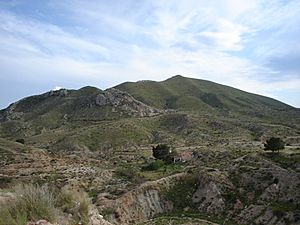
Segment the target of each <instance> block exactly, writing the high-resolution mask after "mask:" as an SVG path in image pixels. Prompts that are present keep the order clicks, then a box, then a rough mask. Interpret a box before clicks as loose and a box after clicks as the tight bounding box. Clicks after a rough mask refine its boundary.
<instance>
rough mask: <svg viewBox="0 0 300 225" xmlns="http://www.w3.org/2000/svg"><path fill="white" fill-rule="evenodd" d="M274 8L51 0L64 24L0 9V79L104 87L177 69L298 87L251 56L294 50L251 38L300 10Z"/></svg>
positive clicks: (265, 86)
mask: <svg viewBox="0 0 300 225" xmlns="http://www.w3.org/2000/svg"><path fill="white" fill-rule="evenodd" d="M71 3H72V4H71ZM110 4H111V5H110ZM279 6H282V4H281V3H280V2H279V1H273V2H270V1H266V0H255V1H248V2H245V1H242V0H228V1H217V0H212V1H205V2H203V1H198V0H190V1H175V0H174V1H144V2H143V3H141V2H137V1H125V2H123V1H122V2H119V3H117V2H114V4H112V3H107V4H99V2H98V1H96V2H89V3H87V2H82V1H72V2H67V1H66V2H57V5H56V6H55V7H56V8H57V7H60V8H59V10H61V11H63V12H66V13H65V16H66V17H68V20H70V21H71V24H70V25H68V24H64V26H62V25H61V26H60V24H56V25H54V24H53V23H50V22H49V21H37V20H36V19H33V18H31V17H30V15H27V16H24V15H19V14H16V13H14V12H12V11H9V10H2V11H0V42H1V45H0V66H1V71H2V73H1V74H0V78H3V77H4V76H6V77H9V76H10V77H11V79H12V80H13V79H15V80H16V79H24V80H25V79H28V80H31V79H32V80H33V79H34V80H38V81H40V82H45V83H46V82H48V83H49V82H51V84H52V86H51V87H53V86H54V85H56V84H57V83H59V84H63V83H62V82H60V81H69V82H70V83H71V84H73V85H75V86H80V85H85V84H90V85H100V87H101V88H105V87H108V86H112V85H114V84H117V83H118V82H122V81H126V80H132V81H133V80H141V79H155V80H162V79H165V78H167V77H169V76H172V75H175V74H182V75H185V76H192V77H198V78H202V79H208V80H212V81H215V82H220V83H223V84H227V85H231V86H235V87H237V88H240V89H243V90H246V91H251V92H254V93H260V94H266V95H268V96H272V95H273V94H272V93H273V90H274V91H275V90H276V91H278V90H296V89H297V88H299V87H300V84H299V80H300V76H299V75H298V76H297V75H295V74H293V75H292V74H291V76H290V77H288V80H284V78H285V79H286V78H287V76H284V77H283V78H282V76H283V75H282V74H281V73H279V71H277V70H275V69H272V68H270V67H267V66H266V65H265V63H264V62H263V61H258V60H256V58H255V57H257V58H259V59H263V58H264V59H266V58H268V57H270V56H272V55H275V54H278V53H280V52H282V51H283V49H286V48H295V47H293V46H285V47H284V44H282V45H279V44H278V42H279V41H281V40H272V41H270V40H269V39H266V41H263V38H261V39H259V42H257V43H256V42H255V40H256V39H255V38H257V37H258V36H259V35H260V34H261V32H265V31H266V30H269V29H273V28H276V34H278V35H277V36H276V35H275V36H276V37H281V36H280V35H281V34H282V33H285V32H286V31H287V28H286V26H285V23H286V24H289V27H293V26H294V25H295V24H296V22H294V23H293V24H292V22H288V21H290V20H293V18H296V17H297V15H298V14H297V13H296V12H299V10H300V6H299V4H298V3H297V1H291V2H290V3H288V4H286V5H284V6H282V7H283V8H282V10H280V8H279ZM289 12H291V13H290V14H289ZM51 13H52V12H51ZM53 13H55V12H53ZM294 20H296V21H299V20H297V19H294ZM74 24H75V25H76V28H75V27H74ZM292 25H293V26H292ZM272 34H274V33H272ZM279 34H280V35H279ZM270 37H271V38H272V37H273V36H270ZM250 44H251V45H250ZM275 44H276V45H275ZM278 46H280V48H279V47H278ZM299 49H300V48H299ZM249 55H251V56H253V55H254V56H255V57H254V58H253V57H252V58H251V57H249ZM272 77H276V79H273V78H272ZM270 78H272V79H270ZM299 104H300V103H299Z"/></svg>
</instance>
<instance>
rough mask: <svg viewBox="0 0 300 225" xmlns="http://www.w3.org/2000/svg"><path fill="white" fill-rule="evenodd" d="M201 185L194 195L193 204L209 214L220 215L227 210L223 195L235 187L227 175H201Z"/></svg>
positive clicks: (214, 173)
mask: <svg viewBox="0 0 300 225" xmlns="http://www.w3.org/2000/svg"><path fill="white" fill-rule="evenodd" d="M199 181H200V185H199V186H198V188H197V191H196V192H195V193H194V194H193V197H192V201H193V203H195V204H197V205H199V206H198V209H199V210H200V211H204V212H207V213H209V214H219V213H222V212H223V211H224V210H225V200H224V199H223V196H222V194H224V193H225V192H227V191H229V190H232V189H233V185H232V183H231V181H230V180H229V179H228V178H227V177H226V175H225V174H222V173H220V172H217V171H215V172H213V173H210V174H207V173H205V172H204V173H200V176H199Z"/></svg>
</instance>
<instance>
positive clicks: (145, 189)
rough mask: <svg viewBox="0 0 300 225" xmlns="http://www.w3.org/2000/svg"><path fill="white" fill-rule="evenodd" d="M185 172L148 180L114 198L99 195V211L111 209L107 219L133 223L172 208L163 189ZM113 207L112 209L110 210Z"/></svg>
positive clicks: (115, 221) (180, 177) (174, 182)
mask: <svg viewBox="0 0 300 225" xmlns="http://www.w3.org/2000/svg"><path fill="white" fill-rule="evenodd" d="M185 175H186V174H185V173H179V174H175V175H172V176H169V177H165V178H162V179H159V180H157V181H150V182H146V183H144V184H142V185H141V186H139V187H138V188H136V189H134V190H132V191H129V192H127V193H125V194H124V195H123V196H121V197H120V198H118V199H116V200H109V199H106V198H104V197H100V198H99V199H98V202H99V203H100V204H102V206H100V210H101V211H107V209H110V210H111V213H110V215H107V216H108V217H109V219H108V220H109V221H111V222H113V223H117V224H124V225H125V224H134V223H137V222H141V221H145V220H147V219H149V218H152V217H153V216H155V215H157V214H161V213H166V212H170V211H172V210H173V204H172V202H170V201H168V200H167V199H166V198H165V197H164V195H163V190H165V189H166V188H168V187H170V186H173V185H175V184H176V183H178V182H179V181H180V180H182V179H183V178H184V176H185ZM112 209H113V210H112Z"/></svg>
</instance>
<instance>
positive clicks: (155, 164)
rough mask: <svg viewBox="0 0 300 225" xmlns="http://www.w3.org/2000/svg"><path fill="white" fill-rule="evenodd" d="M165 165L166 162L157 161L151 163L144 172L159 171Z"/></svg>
mask: <svg viewBox="0 0 300 225" xmlns="http://www.w3.org/2000/svg"><path fill="white" fill-rule="evenodd" d="M164 165H165V163H164V161H162V160H160V159H157V160H155V161H154V162H151V163H150V164H149V165H148V166H146V167H145V168H144V170H151V171H153V170H158V169H160V168H161V167H163V166H164Z"/></svg>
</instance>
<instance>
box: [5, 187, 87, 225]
mask: <svg viewBox="0 0 300 225" xmlns="http://www.w3.org/2000/svg"><path fill="white" fill-rule="evenodd" d="M12 192H13V193H14V196H15V197H14V198H13V199H11V200H9V201H8V202H6V203H5V204H3V205H0V225H25V224H26V223H27V222H28V221H37V220H40V219H45V220H48V221H50V222H52V223H53V222H57V221H60V222H61V220H62V218H67V215H72V216H71V217H69V218H68V221H64V224H69V225H72V224H78V223H81V224H83V225H84V224H87V223H88V220H89V217H88V214H89V210H90V205H91V203H90V200H89V198H88V195H87V194H86V193H85V192H83V191H77V190H76V191H75V190H64V189H63V190H61V191H54V189H51V188H49V187H48V186H47V185H43V186H39V185H33V184H26V185H25V184H20V185H18V186H16V187H14V188H13V190H12Z"/></svg>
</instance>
